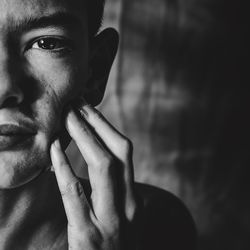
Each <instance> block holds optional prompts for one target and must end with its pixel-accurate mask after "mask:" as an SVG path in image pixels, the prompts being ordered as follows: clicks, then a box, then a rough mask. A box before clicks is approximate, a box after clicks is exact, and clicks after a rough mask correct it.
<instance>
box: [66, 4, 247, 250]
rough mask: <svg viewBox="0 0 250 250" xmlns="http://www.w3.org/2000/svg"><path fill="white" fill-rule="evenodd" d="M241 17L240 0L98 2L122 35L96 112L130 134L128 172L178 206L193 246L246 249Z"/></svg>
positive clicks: (78, 160) (107, 20)
mask: <svg viewBox="0 0 250 250" xmlns="http://www.w3.org/2000/svg"><path fill="white" fill-rule="evenodd" d="M249 16H250V15H249V8H248V7H247V1H246V2H245V1H241V0H238V1H231V0H228V1H225V0H189V1H187V0H124V1H121V0H107V5H106V11H105V19H104V27H106V26H112V27H115V28H117V29H118V30H119V32H120V34H121V43H120V52H119V55H118V57H117V60H116V62H115V65H114V67H113V71H112V74H111V77H110V81H109V85H108V89H107V93H106V95H105V99H104V101H103V103H102V105H101V106H100V110H101V111H102V112H103V113H104V114H105V115H106V117H108V119H109V120H110V121H111V122H112V123H113V124H115V125H116V127H117V128H119V130H121V131H122V132H123V133H124V134H126V135H127V136H128V137H129V138H131V140H132V141H133V143H134V148H135V150H134V151H135V152H134V165H135V176H136V180H137V181H139V182H145V183H149V184H153V185H155V186H158V187H161V188H164V189H166V190H169V191H171V192H173V193H174V194H176V195H177V196H178V197H180V198H181V199H182V200H183V201H184V203H185V204H186V205H187V207H188V208H189V210H190V211H191V213H192V215H193V217H194V220H195V222H196V225H197V228H198V234H199V235H198V236H199V238H198V246H199V247H198V249H201V250H217V249H219V250H243V249H244V250H245V249H247V250H249V249H250V213H249V208H250V199H249V188H250V187H249V186H250V182H249V174H248V172H249V171H248V169H249V167H250V164H249V163H250V154H249V149H250V133H249V128H250V122H249V118H248V116H249V113H250V112H249V109H250V98H249V94H250V87H249V83H250V82H249V72H250V70H249V59H250V58H249V55H250V53H249V40H247V37H248V35H249V34H248V33H249V31H250V30H249V28H250V25H249ZM68 152H69V155H70V157H71V159H72V160H73V161H74V164H75V165H77V166H80V165H82V159H81V157H80V156H79V154H78V153H77V150H76V148H75V146H74V145H71V147H70V148H69V149H68ZM81 171H82V170H81ZM81 174H82V175H85V174H86V169H84V171H83V173H81Z"/></svg>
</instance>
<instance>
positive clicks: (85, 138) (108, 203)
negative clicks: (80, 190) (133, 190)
mask: <svg viewBox="0 0 250 250" xmlns="http://www.w3.org/2000/svg"><path fill="white" fill-rule="evenodd" d="M66 127H67V129H68V131H69V134H70V136H71V137H72V139H73V140H74V141H75V142H76V144H77V146H78V148H79V150H80V152H81V154H82V156H83V158H84V159H85V161H86V163H87V165H88V170H89V177H90V183H91V187H92V202H93V206H94V212H95V215H96V217H97V218H98V219H99V220H100V219H101V220H107V221H106V222H105V223H107V224H109V223H110V222H111V221H110V218H111V217H113V215H115V214H117V203H116V200H115V196H116V195H115V193H116V188H115V186H116V183H115V176H114V171H113V167H114V164H113V159H112V157H111V155H110V153H109V152H108V151H107V150H106V149H105V147H104V146H103V145H102V144H101V143H100V142H99V141H98V139H97V138H96V137H95V135H94V134H93V132H92V131H91V129H90V128H89V126H88V125H87V123H86V121H84V120H82V119H80V118H79V117H78V116H77V115H76V114H75V112H74V111H72V110H71V111H69V113H68V115H67V118H66Z"/></svg>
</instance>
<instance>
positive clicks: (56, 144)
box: [54, 139, 61, 149]
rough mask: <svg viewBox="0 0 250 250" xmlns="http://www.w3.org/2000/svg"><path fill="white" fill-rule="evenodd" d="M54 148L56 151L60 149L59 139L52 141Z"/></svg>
mask: <svg viewBox="0 0 250 250" xmlns="http://www.w3.org/2000/svg"><path fill="white" fill-rule="evenodd" d="M54 146H55V147H56V148H57V149H61V144H60V141H59V139H56V140H55V141H54Z"/></svg>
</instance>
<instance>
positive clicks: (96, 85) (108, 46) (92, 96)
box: [85, 28, 119, 106]
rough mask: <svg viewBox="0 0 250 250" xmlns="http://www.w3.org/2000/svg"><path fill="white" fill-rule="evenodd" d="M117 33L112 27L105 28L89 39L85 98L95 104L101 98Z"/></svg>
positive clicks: (112, 59) (112, 57)
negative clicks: (89, 49)
mask: <svg viewBox="0 0 250 250" xmlns="http://www.w3.org/2000/svg"><path fill="white" fill-rule="evenodd" d="M118 43H119V35H118V33H117V31H115V30H114V29H112V28H109V29H106V30H104V31H102V32H101V33H100V34H98V35H97V36H96V37H95V38H94V39H93V40H92V41H90V48H91V53H90V61H89V80H88V83H87V85H86V88H87V89H88V93H86V95H85V99H86V101H87V102H88V103H90V104H92V105H93V106H96V105H98V104H100V102H101V101H102V99H103V96H104V92H105V89H106V84H107V81H108V77H109V73H110V70H111V66H112V64H113V61H114V59H115V56H116V53H117V48H118Z"/></svg>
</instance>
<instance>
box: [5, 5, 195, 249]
mask: <svg viewBox="0 0 250 250" xmlns="http://www.w3.org/2000/svg"><path fill="white" fill-rule="evenodd" d="M82 3H83V1H79V0H75V1H72V0H71V1H69V0H65V1H62V0H60V1H57V0H44V1H40V0H26V1H20V0H8V1H7V0H6V1H3V0H1V1H0V125H1V124H6V123H15V124H19V123H25V122H26V123H29V124H31V125H32V127H33V130H34V131H35V133H34V134H33V135H32V136H30V138H29V140H28V141H25V143H21V144H18V145H16V144H14V145H11V146H9V147H4V146H3V145H4V143H2V148H1V147H0V149H1V150H0V176H1V178H0V249H74V250H76V249H91V250H97V249H98V250H118V249H134V248H135V247H136V246H138V248H139V249H143V250H146V249H153V248H154V249H160V248H159V246H161V245H163V246H164V248H163V249H165V245H166V246H168V247H169V249H172V250H173V249H178V250H180V249H182V248H180V245H179V244H180V243H178V242H182V243H183V246H185V249H192V248H191V245H192V242H193V235H194V234H193V231H194V228H193V225H192V220H191V218H190V216H189V214H188V213H187V211H186V210H185V208H184V207H183V205H182V204H181V203H180V202H179V201H178V200H177V199H176V198H174V197H173V196H171V195H169V194H168V193H166V192H164V191H160V190H157V189H155V188H152V187H146V186H142V185H140V186H138V185H135V184H134V180H133V163H132V144H131V142H130V140H129V139H127V138H126V137H125V136H123V135H122V134H121V133H120V132H118V131H117V130H116V129H115V128H114V127H113V126H112V125H111V124H110V123H109V122H108V121H107V120H106V119H105V118H104V117H103V115H102V114H100V113H99V112H98V111H97V110H96V109H95V108H94V107H93V106H95V105H97V104H98V103H100V101H101V99H102V96H103V94H104V90H105V85H106V80H107V77H108V74H109V70H110V67H111V65H112V62H113V59H114V56H115V54H116V49H117V34H116V33H115V32H114V31H112V30H106V31H105V32H103V33H102V34H100V35H99V36H98V37H97V38H96V39H95V42H94V43H93V44H92V46H91V47H90V45H89V44H88V28H87V21H86V15H84V13H85V8H84V5H83V4H82ZM58 13H60V15H62V13H64V14H63V15H64V16H63V20H65V18H68V16H70V17H71V19H72V17H73V19H74V20H70V21H69V20H67V22H66V23H65V22H62V23H60V22H58V20H59V19H60V18H58ZM65 13H66V14H67V17H66V16H65ZM55 15H57V20H56V21H55V20H54V19H53V20H52V21H53V22H52V23H51V19H50V23H49V24H48V22H47V21H46V25H45V23H41V18H42V17H45V16H46V17H48V16H50V17H51V16H55ZM27 19H28V20H29V25H27V22H25V20H27ZM34 19H36V20H37V19H39V20H40V21H39V22H37V21H36V22H35V23H36V25H34ZM76 20H77V21H76ZM59 21H60V20H59ZM61 21H62V20H61ZM30 23H31V24H32V25H30ZM69 23H70V24H71V25H68V24H69ZM86 100H87V102H86ZM76 101H77V102H76ZM69 138H71V139H73V140H74V141H75V142H76V144H77V146H78V147H79V150H80V152H81V154H82V156H83V157H84V159H85V161H86V163H87V165H88V171H89V177H90V180H89V182H87V181H83V180H80V179H79V178H77V176H75V174H74V172H73V170H72V168H71V166H70V164H69V162H68V160H67V157H66V155H65V153H64V149H65V147H66V145H67V143H68V141H69V140H68V139H69ZM0 146H1V142H0ZM51 164H52V165H53V167H54V173H51V172H50V171H49V170H48V167H50V166H51ZM175 211H177V212H175ZM152 215H153V217H152ZM163 232H164V233H165V232H168V233H167V235H168V236H169V239H168V240H167V241H166V240H165V236H164V235H162V233H163ZM176 239H178V242H177V241H176ZM152 247H153V248H152Z"/></svg>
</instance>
